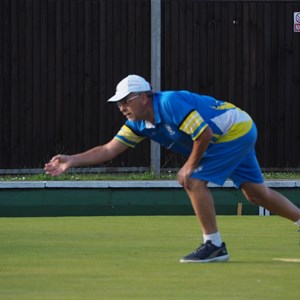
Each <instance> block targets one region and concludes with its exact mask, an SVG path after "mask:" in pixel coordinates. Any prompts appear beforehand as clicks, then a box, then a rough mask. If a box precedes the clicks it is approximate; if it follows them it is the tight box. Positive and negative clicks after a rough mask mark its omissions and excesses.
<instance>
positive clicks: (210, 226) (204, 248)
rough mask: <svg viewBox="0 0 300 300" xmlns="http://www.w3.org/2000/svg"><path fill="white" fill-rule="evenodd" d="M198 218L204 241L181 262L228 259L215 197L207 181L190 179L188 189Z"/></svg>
mask: <svg viewBox="0 0 300 300" xmlns="http://www.w3.org/2000/svg"><path fill="white" fill-rule="evenodd" d="M186 191H187V193H188V195H189V197H190V200H191V203H192V206H193V209H194V211H195V214H196V216H197V219H198V221H199V224H200V227H201V230H202V233H203V237H204V243H203V244H202V245H200V247H198V248H197V249H196V250H195V251H193V252H192V253H190V254H189V255H187V256H185V257H183V258H182V259H181V260H180V262H182V263H191V262H197V263H202V262H213V261H227V260H228V259H229V255H228V253H227V249H226V245H225V243H222V240H221V237H220V234H219V232H218V227H217V221H216V212H215V205H214V201H213V197H212V195H211V193H210V191H209V189H208V188H207V182H205V181H201V180H198V179H197V180H196V179H190V183H189V188H188V189H186Z"/></svg>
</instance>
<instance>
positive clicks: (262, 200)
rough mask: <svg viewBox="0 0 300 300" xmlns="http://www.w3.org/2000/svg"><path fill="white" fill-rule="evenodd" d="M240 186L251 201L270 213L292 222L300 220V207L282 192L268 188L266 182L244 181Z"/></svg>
mask: <svg viewBox="0 0 300 300" xmlns="http://www.w3.org/2000/svg"><path fill="white" fill-rule="evenodd" d="M240 188H241V190H242V192H243V194H244V195H245V197H246V198H247V200H249V201H250V202H251V203H253V204H256V205H259V206H263V207H264V208H266V209H267V210H269V211H271V212H272V213H274V214H276V215H279V216H281V217H285V218H287V219H290V220H291V221H293V222H297V221H299V220H300V209H299V208H298V207H297V206H296V205H294V204H293V203H292V202H291V201H289V200H288V199H287V198H286V197H285V196H283V195H282V194H280V193H278V192H276V191H274V190H272V189H270V188H268V187H267V186H266V184H264V183H263V184H256V183H250V182H245V183H243V184H242V185H241V187H240Z"/></svg>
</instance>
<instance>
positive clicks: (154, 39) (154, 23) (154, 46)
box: [150, 0, 161, 175]
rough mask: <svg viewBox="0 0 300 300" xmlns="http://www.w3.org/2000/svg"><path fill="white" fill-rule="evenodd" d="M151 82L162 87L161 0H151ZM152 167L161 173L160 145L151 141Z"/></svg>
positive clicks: (158, 89) (156, 86)
mask: <svg viewBox="0 0 300 300" xmlns="http://www.w3.org/2000/svg"><path fill="white" fill-rule="evenodd" d="M151 84H152V88H153V91H154V92H155V91H160V89H161V85H160V84H161V0H151ZM150 150H151V169H152V171H153V173H154V175H159V173H160V145H159V144H158V143H156V142H154V141H151V149H150Z"/></svg>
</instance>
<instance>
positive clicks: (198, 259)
mask: <svg viewBox="0 0 300 300" xmlns="http://www.w3.org/2000/svg"><path fill="white" fill-rule="evenodd" d="M227 260H229V255H228V253H227V249H226V245H225V243H222V245H221V247H217V246H215V245H214V244H212V242H211V241H207V242H206V243H205V244H202V245H200V247H199V248H197V249H196V250H195V251H194V252H192V253H191V254H189V255H187V256H185V257H183V258H182V259H181V260H180V262H181V263H193V262H194V263H205V262H213V261H227Z"/></svg>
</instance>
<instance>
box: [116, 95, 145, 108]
mask: <svg viewBox="0 0 300 300" xmlns="http://www.w3.org/2000/svg"><path fill="white" fill-rule="evenodd" d="M139 96H140V94H136V95H135V96H133V97H131V98H128V99H127V98H124V99H122V100H120V101H118V102H117V106H118V107H121V106H122V105H124V104H129V102H130V101H131V100H133V99H135V98H137V97H139Z"/></svg>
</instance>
